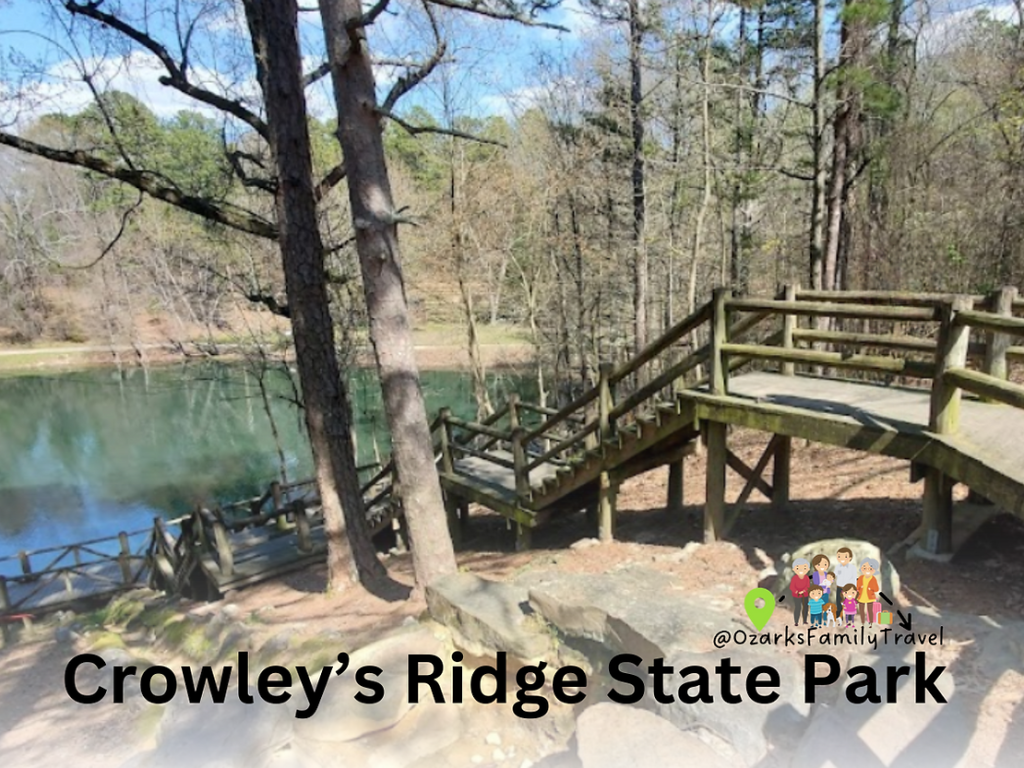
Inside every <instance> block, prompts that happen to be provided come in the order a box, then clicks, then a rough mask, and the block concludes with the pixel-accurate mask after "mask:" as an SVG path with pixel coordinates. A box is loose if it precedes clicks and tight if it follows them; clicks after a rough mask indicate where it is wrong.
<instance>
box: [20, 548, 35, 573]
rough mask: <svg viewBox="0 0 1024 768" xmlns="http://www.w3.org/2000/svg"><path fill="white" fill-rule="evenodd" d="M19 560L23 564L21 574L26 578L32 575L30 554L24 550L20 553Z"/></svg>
mask: <svg viewBox="0 0 1024 768" xmlns="http://www.w3.org/2000/svg"><path fill="white" fill-rule="evenodd" d="M18 560H19V561H20V563H21V572H22V574H24V575H25V576H31V575H32V563H31V562H30V561H29V559H28V552H26V551H25V550H24V549H23V550H21V551H20V552H19V553H18Z"/></svg>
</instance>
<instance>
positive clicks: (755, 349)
mask: <svg viewBox="0 0 1024 768" xmlns="http://www.w3.org/2000/svg"><path fill="white" fill-rule="evenodd" d="M722 351H723V352H725V353H726V354H729V355H738V356H740V357H749V358H755V359H759V360H773V361H775V362H793V363H808V364H811V365H827V366H832V367H834V368H850V369H854V370H861V371H879V372H882V373H896V374H902V375H904V376H913V377H915V378H921V379H926V378H931V377H932V376H933V375H934V366H933V365H932V364H930V363H925V362H920V361H916V360H904V359H903V358H900V357H881V356H878V355H844V354H842V353H841V352H820V351H818V350H816V349H783V348H782V347H764V346H758V345H755V344H723V345H722Z"/></svg>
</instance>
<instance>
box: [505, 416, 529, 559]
mask: <svg viewBox="0 0 1024 768" xmlns="http://www.w3.org/2000/svg"><path fill="white" fill-rule="evenodd" d="M510 413H511V412H510ZM525 434H526V430H525V429H524V428H523V427H519V426H517V427H514V428H513V429H512V466H513V469H512V471H513V473H514V474H515V484H516V506H517V507H518V508H519V509H520V510H523V509H525V508H526V504H527V502H528V501H529V500H530V473H529V472H527V471H526V447H525V446H524V445H523V436H524V435H525ZM531 538H532V537H531V531H530V528H529V526H526V525H523V524H522V523H519V522H517V523H516V551H523V550H526V549H529V548H530V542H531Z"/></svg>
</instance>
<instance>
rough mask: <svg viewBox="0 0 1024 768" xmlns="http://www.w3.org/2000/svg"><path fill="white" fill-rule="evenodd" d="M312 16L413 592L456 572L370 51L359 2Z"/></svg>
mask: <svg viewBox="0 0 1024 768" xmlns="http://www.w3.org/2000/svg"><path fill="white" fill-rule="evenodd" d="M320 14H321V18H322V19H323V25H324V34H325V36H326V42H327V55H328V59H329V61H330V64H331V78H332V81H333V85H334V97H335V101H336V104H337V108H338V141H339V143H340V144H341V149H342V154H343V155H344V158H345V169H346V172H347V178H348V191H349V203H350V206H351V209H352V222H353V226H354V227H355V232H356V251H357V253H358V255H359V266H360V271H361V272H362V277H363V291H364V294H365V297H366V307H367V312H368V314H369V319H370V341H371V343H372V344H373V350H374V355H375V357H376V361H377V370H378V372H379V374H380V380H381V389H382V392H383V399H384V412H385V415H386V417H387V422H388V428H389V430H390V432H391V447H392V459H393V460H394V463H395V470H396V473H397V475H398V480H399V481H400V483H401V489H402V504H403V507H404V511H405V516H406V520H407V522H408V525H409V534H410V537H411V538H412V555H413V567H414V569H415V573H416V584H417V587H418V588H422V587H424V586H425V585H427V584H429V583H430V582H431V581H433V580H434V579H435V578H437V577H438V576H442V575H445V574H447V573H453V572H454V571H455V570H456V566H455V554H454V550H453V548H452V541H451V537H450V535H449V532H448V523H447V518H446V515H445V509H444V503H443V500H442V498H441V485H440V482H439V480H438V476H437V467H436V465H435V463H434V451H433V446H432V443H431V436H430V430H429V425H428V423H427V413H426V407H425V405H424V402H423V393H422V391H421V389H420V378H419V371H418V370H417V367H416V359H415V356H414V352H413V343H412V331H411V328H410V326H409V313H408V307H407V303H406V295H405V285H404V283H403V278H402V265H401V258H400V253H399V248H398V233H397V228H396V222H395V214H394V204H393V200H392V195H391V185H390V182H389V180H388V172H387V166H386V165H385V162H384V143H383V136H382V132H381V124H380V119H381V118H380V115H379V113H378V111H377V100H376V89H375V84H374V79H373V68H372V63H371V60H370V51H369V48H368V45H367V42H366V36H365V34H364V32H363V30H362V29H361V28H359V27H358V25H357V24H356V23H355V20H357V19H359V18H360V16H361V15H362V9H361V6H360V3H359V0H338V2H331V3H322V4H321V6H320ZM350 27H351V28H350Z"/></svg>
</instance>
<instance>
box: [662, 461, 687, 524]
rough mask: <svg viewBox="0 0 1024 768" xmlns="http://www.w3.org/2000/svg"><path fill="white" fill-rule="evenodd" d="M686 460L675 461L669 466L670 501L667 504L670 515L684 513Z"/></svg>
mask: <svg viewBox="0 0 1024 768" xmlns="http://www.w3.org/2000/svg"><path fill="white" fill-rule="evenodd" d="M685 462H686V459H679V461H673V462H672V463H671V464H669V465H668V501H667V503H666V504H665V506H666V508H667V509H668V512H669V514H670V515H681V514H682V513H683V470H684V468H685V466H686V465H685Z"/></svg>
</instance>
